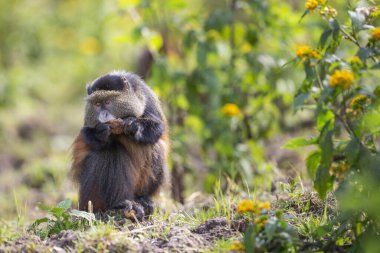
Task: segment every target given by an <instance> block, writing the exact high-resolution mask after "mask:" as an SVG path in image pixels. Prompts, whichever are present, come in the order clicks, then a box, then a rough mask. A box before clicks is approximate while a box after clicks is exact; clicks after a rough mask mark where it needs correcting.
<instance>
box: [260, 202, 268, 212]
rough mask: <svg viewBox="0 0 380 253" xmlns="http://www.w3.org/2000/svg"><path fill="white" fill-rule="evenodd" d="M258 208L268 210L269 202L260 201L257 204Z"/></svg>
mask: <svg viewBox="0 0 380 253" xmlns="http://www.w3.org/2000/svg"><path fill="white" fill-rule="evenodd" d="M258 208H259V209H260V211H261V210H263V209H266V210H270V203H269V202H260V203H259V205H258Z"/></svg>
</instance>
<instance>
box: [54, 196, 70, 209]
mask: <svg viewBox="0 0 380 253" xmlns="http://www.w3.org/2000/svg"><path fill="white" fill-rule="evenodd" d="M57 207H59V208H63V209H65V210H67V209H69V208H71V200H70V199H65V200H63V201H61V202H59V203H58V204H57Z"/></svg>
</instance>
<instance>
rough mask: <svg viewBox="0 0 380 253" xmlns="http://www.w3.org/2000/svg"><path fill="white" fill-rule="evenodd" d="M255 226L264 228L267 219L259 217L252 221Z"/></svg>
mask: <svg viewBox="0 0 380 253" xmlns="http://www.w3.org/2000/svg"><path fill="white" fill-rule="evenodd" d="M254 222H255V224H258V225H259V226H260V228H262V227H264V226H265V224H267V223H268V219H267V217H259V218H256V219H255V220H254Z"/></svg>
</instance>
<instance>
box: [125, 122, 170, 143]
mask: <svg viewBox="0 0 380 253" xmlns="http://www.w3.org/2000/svg"><path fill="white" fill-rule="evenodd" d="M163 132H164V124H163V122H162V121H161V120H159V119H158V118H154V117H150V118H149V117H147V118H135V117H128V118H126V119H124V133H125V134H126V135H127V136H129V137H130V138H131V139H133V140H134V141H136V142H139V143H146V144H154V143H156V142H157V141H158V140H159V138H160V137H161V135H162V133H163Z"/></svg>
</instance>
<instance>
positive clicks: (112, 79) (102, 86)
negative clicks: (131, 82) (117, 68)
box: [87, 72, 126, 95]
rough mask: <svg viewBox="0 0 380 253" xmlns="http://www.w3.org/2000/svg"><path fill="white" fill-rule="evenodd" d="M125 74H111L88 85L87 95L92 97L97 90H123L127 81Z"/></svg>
mask: <svg viewBox="0 0 380 253" xmlns="http://www.w3.org/2000/svg"><path fill="white" fill-rule="evenodd" d="M123 74H124V73H121V72H111V73H109V74H106V75H104V76H101V77H99V78H97V79H96V80H95V81H93V82H92V83H91V84H88V85H87V94H88V95H91V94H92V93H93V92H94V91H97V90H123V89H124V87H125V85H126V79H125V78H123V76H124V75H123Z"/></svg>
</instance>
